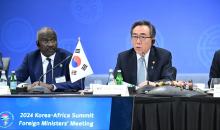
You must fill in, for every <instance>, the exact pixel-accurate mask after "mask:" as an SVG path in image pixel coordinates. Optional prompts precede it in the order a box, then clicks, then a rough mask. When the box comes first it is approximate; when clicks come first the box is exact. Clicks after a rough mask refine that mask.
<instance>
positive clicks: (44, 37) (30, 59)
mask: <svg viewBox="0 0 220 130" xmlns="http://www.w3.org/2000/svg"><path fill="white" fill-rule="evenodd" d="M36 44H37V47H38V49H37V50H35V51H32V52H30V53H28V54H27V55H26V56H25V58H24V60H23V63H22V64H21V66H20V67H19V68H18V69H17V70H16V76H17V80H18V81H19V82H24V81H26V80H27V79H28V77H30V80H31V83H32V85H31V86H30V87H31V88H34V87H36V86H42V87H44V88H47V89H49V90H51V91H54V90H66V89H74V90H80V89H83V88H84V83H83V82H82V81H81V80H80V81H76V82H74V83H71V81H70V75H69V67H68V66H69V62H70V60H71V53H70V52H68V51H66V50H64V49H61V48H57V35H56V32H55V31H54V30H53V29H52V28H49V27H43V28H41V29H40V30H39V31H38V33H37V42H36Z"/></svg>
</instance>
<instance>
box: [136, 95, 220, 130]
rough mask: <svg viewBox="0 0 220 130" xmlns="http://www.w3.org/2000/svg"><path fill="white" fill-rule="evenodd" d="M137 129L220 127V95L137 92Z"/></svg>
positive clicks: (201, 129) (202, 129)
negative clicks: (170, 95) (165, 94)
mask: <svg viewBox="0 0 220 130" xmlns="http://www.w3.org/2000/svg"><path fill="white" fill-rule="evenodd" d="M134 104H135V105H134V114H133V130H220V98H214V97H212V96H202V97H199V96H198V97H152V96H151V97H150V96H147V95H144V94H140V95H136V96H135V100H134Z"/></svg>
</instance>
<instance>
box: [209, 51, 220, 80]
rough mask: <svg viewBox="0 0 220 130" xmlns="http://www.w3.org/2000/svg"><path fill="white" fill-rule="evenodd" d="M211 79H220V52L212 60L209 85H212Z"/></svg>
mask: <svg viewBox="0 0 220 130" xmlns="http://www.w3.org/2000/svg"><path fill="white" fill-rule="evenodd" d="M211 78H220V50H217V51H216V52H215V54H214V57H213V59H212V65H211V68H210V72H209V81H208V84H210V81H211Z"/></svg>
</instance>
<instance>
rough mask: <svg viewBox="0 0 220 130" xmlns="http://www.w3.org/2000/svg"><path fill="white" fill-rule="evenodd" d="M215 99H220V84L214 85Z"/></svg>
mask: <svg viewBox="0 0 220 130" xmlns="http://www.w3.org/2000/svg"><path fill="white" fill-rule="evenodd" d="M213 96H214V97H220V84H215V85H214V94H213Z"/></svg>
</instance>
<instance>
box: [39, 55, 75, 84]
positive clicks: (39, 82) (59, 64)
mask: <svg viewBox="0 0 220 130" xmlns="http://www.w3.org/2000/svg"><path fill="white" fill-rule="evenodd" d="M70 57H72V55H69V56H67V57H66V58H65V59H63V60H62V61H61V62H60V63H58V64H56V65H55V66H54V67H53V68H51V69H50V70H48V71H47V72H46V73H44V74H42V75H41V76H40V78H39V80H38V81H39V84H40V81H41V79H42V78H43V77H44V76H45V75H46V74H48V73H49V72H50V71H52V70H54V69H56V68H57V67H58V66H60V65H61V64H62V63H63V62H65V61H66V60H68V59H69V58H70Z"/></svg>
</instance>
